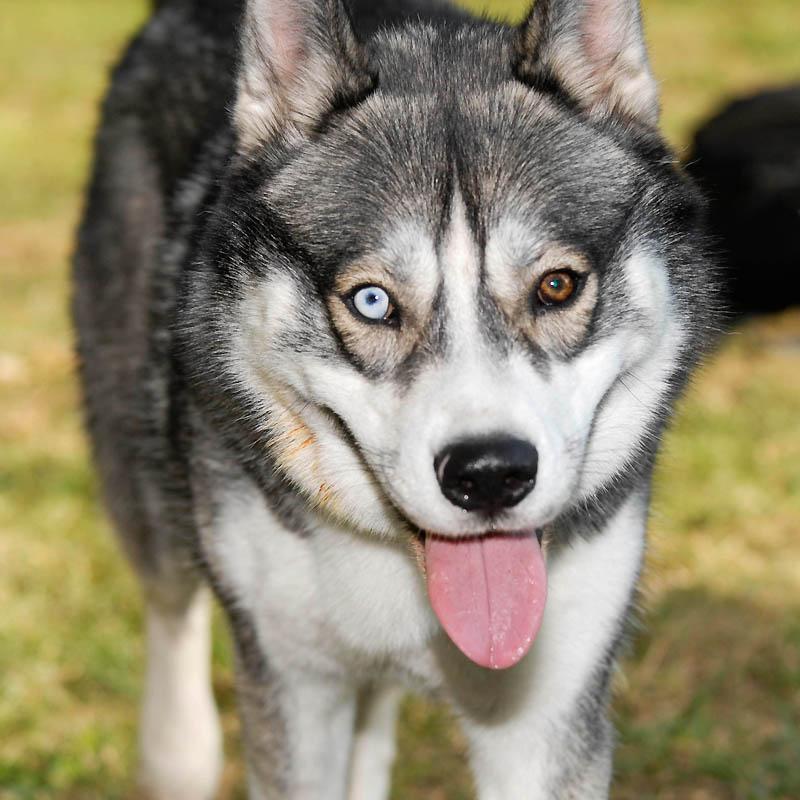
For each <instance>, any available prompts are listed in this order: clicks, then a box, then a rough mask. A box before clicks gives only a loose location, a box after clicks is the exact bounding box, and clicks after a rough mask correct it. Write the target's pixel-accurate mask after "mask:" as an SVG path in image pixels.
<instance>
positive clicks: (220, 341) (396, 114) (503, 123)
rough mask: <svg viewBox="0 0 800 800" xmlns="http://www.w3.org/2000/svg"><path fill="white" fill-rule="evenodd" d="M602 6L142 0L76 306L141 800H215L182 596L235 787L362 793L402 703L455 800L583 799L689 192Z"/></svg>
mask: <svg viewBox="0 0 800 800" xmlns="http://www.w3.org/2000/svg"><path fill="white" fill-rule="evenodd" d="M657 123H658V100H657V87H656V83H655V81H654V79H653V77H652V75H651V72H650V69H649V66H648V61H647V57H646V53H645V47H644V43H643V37H642V29H641V22H640V16H639V8H638V4H637V2H636V0H538V2H537V3H536V5H535V6H534V8H533V10H532V11H531V12H530V14H529V16H528V18H527V20H526V21H525V22H524V23H523V24H521V25H520V26H518V27H510V26H506V25H501V24H496V23H493V22H489V21H486V20H477V19H473V18H471V17H469V16H467V15H466V14H464V13H463V12H461V11H458V10H456V9H454V8H451V7H449V6H447V5H445V4H444V3H439V4H437V3H435V2H431V3H429V4H428V3H422V2H420V3H419V4H417V3H416V2H410V1H405V0H404V1H403V2H400V1H399V0H398V2H397V3H389V2H387V3H386V5H385V6H384V5H383V4H381V3H378V4H376V3H374V2H368V1H367V0H363V2H359V3H356V4H355V5H354V7H353V8H352V10H350V11H349V10H348V9H347V8H346V7H345V5H344V4H343V2H342V0H291V1H290V0H250V1H249V2H235V0H166V2H163V3H161V4H160V5H159V10H158V11H157V13H155V15H154V16H153V18H152V19H151V20H150V21H149V22H148V23H147V25H146V26H145V28H144V29H143V31H142V32H141V33H140V34H139V36H138V37H137V38H136V40H135V41H134V42H133V44H132V45H131V47H130V49H129V50H128V52H127V54H126V55H125V57H124V59H123V61H122V62H121V64H120V65H119V67H118V68H117V69H116V71H115V73H114V77H113V84H112V87H111V91H110V94H109V96H108V98H107V100H106V102H105V106H104V116H103V121H102V125H101V128H100V132H99V136H98V139H97V148H96V162H95V167H94V176H93V179H92V182H91V187H90V190H89V198H88V204H87V208H86V213H85V218H84V221H83V224H82V227H81V230H80V235H79V243H78V250H77V256H76V267H75V295H74V314H75V319H76V323H77V328H78V344H79V352H80V357H81V362H82V377H83V382H84V386H85V394H86V405H87V409H88V420H89V428H90V431H91V436H92V440H93V443H94V452H95V457H96V461H97V464H98V466H99V470H100V473H101V475H102V479H103V486H104V490H105V495H106V498H107V502H108V505H109V507H110V509H111V513H112V515H113V518H114V522H115V524H116V527H117V528H118V529H119V532H120V534H121V538H122V540H123V542H124V545H125V547H126V550H127V552H128V554H129V556H130V558H131V560H132V561H133V563H134V564H135V566H136V568H137V569H138V571H139V573H140V575H141V578H142V582H143V586H144V590H145V596H146V601H147V650H148V660H147V674H146V684H145V693H144V703H143V710H142V721H141V759H142V772H143V781H144V787H145V790H146V792H147V794H148V796H152V797H155V798H169V800H182V799H183V798H186V799H187V800H196V799H197V798H207V797H211V796H212V795H213V794H214V792H215V789H216V786H217V780H218V777H219V771H220V758H221V757H220V734H219V725H218V721H217V715H216V711H215V707H214V702H213V698H212V695H211V691H210V688H209V674H208V673H209V665H208V662H209V653H208V649H209V633H208V623H209V602H208V593H207V591H205V590H204V589H203V588H202V587H203V586H205V585H210V586H211V587H212V588H213V591H214V593H215V594H216V596H217V597H218V598H219V600H220V601H221V603H222V605H223V607H224V608H225V610H226V613H227V616H228V618H229V620H230V625H231V629H232V631H233V636H234V639H235V660H236V672H237V687H238V694H239V704H240V709H241V717H242V721H243V730H244V737H245V744H246V756H247V765H248V780H249V787H250V794H251V796H252V797H254V798H295V799H296V800H299V799H300V798H325V799H326V800H328V799H329V800H341V799H342V798H350V800H356V798H358V800H378V798H385V797H386V795H387V792H388V785H389V777H388V774H389V766H390V764H391V761H392V758H393V753H394V744H393V733H394V731H393V728H394V724H395V709H396V704H397V699H398V694H399V693H400V692H401V691H403V690H405V689H408V688H412V689H416V690H421V691H427V692H434V693H437V694H438V695H439V696H441V697H443V698H446V699H447V700H448V701H449V702H450V703H451V704H452V706H453V708H454V709H455V712H456V714H457V716H458V717H459V719H460V720H461V722H462V724H463V728H464V731H465V735H466V737H467V739H468V741H469V744H470V752H471V763H472V768H473V771H474V776H475V784H476V787H477V792H478V795H479V797H480V798H482V800H513V799H514V798H525V799H526V800H530V799H531V798H549V799H553V798H582V799H586V798H604V797H607V795H608V791H609V782H610V776H611V756H612V749H613V735H612V731H611V727H610V725H609V722H608V720H607V701H608V693H609V681H610V676H611V674H612V671H613V668H614V663H615V657H616V655H617V653H618V650H619V648H620V645H621V642H622V641H623V639H624V635H625V628H626V620H627V618H628V617H629V614H630V611H631V607H632V604H633V603H634V600H635V593H636V584H637V578H638V575H639V572H640V569H641V565H642V558H643V552H644V546H645V523H646V519H647V508H648V493H649V482H650V474H651V470H652V466H653V461H654V457H655V454H656V450H657V447H658V443H659V438H660V435H661V432H662V430H663V428H664V425H665V423H666V421H667V418H668V416H669V413H670V409H671V406H672V404H673V401H674V399H675V397H676V394H677V393H678V392H679V390H680V388H681V387H682V385H683V384H684V382H685V380H686V377H687V374H688V372H689V370H690V368H691V367H692V365H693V363H694V362H695V361H696V360H697V358H698V356H699V354H700V353H701V352H702V350H703V349H704V347H705V345H706V344H707V342H708V340H709V338H710V334H709V331H710V329H711V327H712V322H713V321H712V312H711V309H712V307H713V305H714V298H715V297H716V294H715V281H714V277H713V269H712V267H711V265H710V262H709V258H708V256H707V252H706V251H707V247H706V245H705V237H704V234H703V229H704V222H703V220H704V212H703V205H702V202H701V201H700V199H699V197H698V195H697V193H696V191H695V190H694V188H693V187H692V185H691V184H690V183H689V182H688V181H687V180H686V179H685V178H684V177H683V176H682V175H681V173H680V172H679V171H678V170H677V169H676V168H675V166H674V163H675V162H674V159H673V156H672V155H671V153H670V152H669V150H668V149H667V147H666V146H665V144H664V142H663V141H662V139H661V137H660V135H659V133H658V130H657Z"/></svg>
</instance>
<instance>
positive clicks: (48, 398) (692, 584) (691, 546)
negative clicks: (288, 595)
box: [0, 0, 800, 800]
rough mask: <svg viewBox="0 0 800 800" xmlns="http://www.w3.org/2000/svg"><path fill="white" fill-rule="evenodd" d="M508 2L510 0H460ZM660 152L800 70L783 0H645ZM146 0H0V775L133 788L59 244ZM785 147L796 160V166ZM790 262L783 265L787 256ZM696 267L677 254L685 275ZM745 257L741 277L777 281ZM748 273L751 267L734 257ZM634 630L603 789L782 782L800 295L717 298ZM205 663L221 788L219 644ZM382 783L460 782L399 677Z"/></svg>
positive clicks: (112, 604) (796, 510) (775, 787)
mask: <svg viewBox="0 0 800 800" xmlns="http://www.w3.org/2000/svg"><path fill="white" fill-rule="evenodd" d="M464 2H465V4H467V5H470V6H471V7H472V8H475V9H478V10H481V9H483V10H485V11H486V12H487V13H489V14H491V15H493V16H503V17H507V18H512V19H518V18H520V17H521V15H522V14H523V12H524V10H525V6H526V3H524V2H518V1H517V0H497V1H496V2H483V1H482V0H475V2H472V0H469V2H468V0H464ZM643 6H644V19H645V26H646V30H647V34H648V40H649V42H650V44H651V48H652V62H653V67H654V71H655V73H656V75H657V76H658V77H659V79H660V80H661V81H662V97H663V106H664V117H663V120H664V127H665V130H666V135H667V137H668V139H669V140H670V141H671V143H672V144H673V145H674V146H675V148H676V149H677V151H678V153H679V154H680V155H681V156H682V157H686V156H687V154H688V153H689V152H690V147H691V140H692V135H693V131H694V130H695V128H696V127H697V126H698V125H699V124H701V122H702V121H703V120H705V119H706V118H708V117H709V116H711V115H712V114H713V113H715V112H716V111H717V110H719V108H721V107H722V105H724V104H725V103H726V102H727V101H728V100H729V99H730V98H732V97H734V96H737V95H742V94H747V93H749V92H751V91H754V90H757V89H759V88H762V87H766V86H777V85H781V84H785V83H791V82H798V81H800V7H798V4H797V0H644V2H643ZM147 11H148V3H147V2H146V0H113V2H109V0H3V4H2V9H1V10H0V188H1V191H0V798H3V800H5V799H6V798H15V799H16V798H106V799H110V800H113V799H116V798H130V797H135V782H134V765H135V758H136V754H135V725H136V713H137V704H138V698H139V692H140V685H141V673H142V656H143V652H142V636H141V619H140V617H141V605H140V597H139V592H138V587H137V585H136V583H135V581H134V579H133V576H132V575H131V573H130V571H129V569H128V567H127V565H126V564H125V563H124V562H123V560H122V558H121V556H120V555H119V553H118V551H117V547H116V544H115V542H114V539H113V536H112V533H111V530H110V527H109V525H108V522H107V521H106V519H105V517H104V515H103V511H102V509H101V507H100V504H99V499H98V492H97V485H96V481H95V478H94V475H93V473H92V470H91V467H90V465H89V462H88V457H87V447H86V443H85V441H84V438H83V435H82V432H81V415H80V411H79V406H78V395H77V390H76V384H75V380H74V376H73V373H74V367H75V363H74V358H73V355H72V336H71V332H70V326H69V321H68V316H67V301H68V297H69V293H70V286H69V272H68V261H69V256H70V252H71V248H72V237H73V230H74V228H75V224H76V221H77V218H78V214H79V211H80V207H81V202H82V200H81V191H82V188H83V186H84V183H85V181H86V176H87V170H88V165H89V155H90V143H91V137H92V130H93V126H94V124H95V122H96V119H97V110H98V101H99V99H100V97H101V95H102V92H103V91H104V87H105V85H106V81H107V71H108V68H109V66H110V65H111V64H113V62H114V60H115V59H116V58H117V55H118V53H119V52H120V48H121V47H122V46H123V44H124V42H125V41H126V40H127V39H128V38H129V37H130V35H131V33H132V32H133V31H134V30H135V29H136V27H137V26H138V25H139V24H140V23H141V22H142V21H143V20H144V18H145V17H146V15H147ZM796 169H797V170H798V171H800V161H798V163H797V165H796ZM797 269H798V270H799V271H800V264H798V265H797ZM698 277H699V279H702V276H698ZM773 277H774V276H773V274H772V273H771V271H770V264H769V263H764V264H763V265H762V268H761V269H760V270H759V271H758V272H757V273H756V274H753V275H752V276H751V278H752V283H753V291H754V292H763V291H772V292H781V291H782V290H783V289H782V286H781V283H780V281H776V280H773ZM748 280H750V278H748ZM651 534H652V536H651V548H650V555H649V561H648V568H647V574H646V576H645V592H644V595H643V604H642V605H643V609H642V614H641V620H642V624H641V629H640V630H639V632H638V634H637V636H636V639H635V643H634V644H633V646H632V648H631V650H630V653H629V655H628V657H627V658H626V660H625V663H624V665H623V666H624V669H623V671H622V672H621V674H620V675H619V676H618V680H617V691H616V700H615V705H614V709H615V710H614V718H615V720H616V724H617V727H618V730H619V741H620V744H619V751H618V756H617V760H616V773H617V779H616V784H615V788H614V792H613V797H614V798H616V799H617V800H623V798H624V799H625V800H633V798H637V800H646V799H647V798H658V799H659V800H668V799H673V798H674V799H675V800H677V799H678V798H680V799H681V800H705V799H706V798H713V799H714V800H717V799H719V800H723V799H724V800H751V799H752V800H755V799H756V798H783V800H790V798H792V799H793V800H797V798H800V313H799V312H798V310H792V309H791V308H790V309H789V310H785V311H783V312H781V313H779V314H773V315H770V316H762V317H755V318H749V319H742V320H740V321H739V322H738V323H737V324H736V325H734V326H733V327H732V328H731V330H730V331H729V333H728V334H727V335H726V336H725V337H723V341H722V343H721V346H720V348H719V350H718V352H717V353H716V354H715V355H714V357H713V358H711V359H710V360H709V362H708V363H707V365H706V366H705V368H704V369H703V370H702V372H701V374H700V375H699V376H698V377H697V379H696V380H695V382H694V385H693V387H692V389H691V391H690V392H689V394H688V396H687V398H686V400H685V401H684V403H683V404H682V407H681V412H680V415H679V417H678V419H677V421H676V423H675V424H674V426H673V428H672V430H671V432H670V434H669V436H668V439H667V443H666V447H665V449H664V452H663V454H662V457H661V459H660V462H659V468H658V474H657V479H656V486H655V505H654V513H653V518H652V524H651ZM214 685H215V690H216V693H217V696H218V698H219V701H220V704H221V708H222V713H223V720H224V727H225V731H226V747H227V749H228V754H229V758H228V765H227V768H226V773H225V784H224V788H223V793H222V796H223V797H224V798H242V797H244V794H243V770H242V764H241V759H240V757H239V751H238V742H237V726H238V723H237V720H236V714H235V707H234V706H235V698H234V690H233V683H232V673H231V666H230V647H229V642H228V638H227V633H226V631H225V627H224V623H223V621H222V618H221V616H220V615H217V620H216V633H215V644H214ZM400 743H401V747H400V758H399V761H398V765H397V766H396V768H395V776H394V790H393V798H394V800H401V798H402V800H423V799H424V800H466V799H467V798H471V797H473V793H472V789H471V785H470V780H469V776H468V774H467V772H466V770H465V767H464V759H463V753H464V745H463V741H462V739H461V738H460V736H459V733H458V730H457V728H456V727H455V726H454V724H453V723H452V721H451V720H450V718H449V717H448V715H447V713H446V711H445V710H444V709H441V708H439V707H438V706H435V705H431V704H429V703H427V702H423V701H420V700H409V701H408V702H407V703H406V705H405V708H404V712H403V718H402V723H401V730H400Z"/></svg>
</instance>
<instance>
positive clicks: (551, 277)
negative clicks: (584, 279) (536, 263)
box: [536, 270, 579, 306]
mask: <svg viewBox="0 0 800 800" xmlns="http://www.w3.org/2000/svg"><path fill="white" fill-rule="evenodd" d="M578 280H579V279H578V276H577V275H576V274H575V273H574V272H572V270H557V271H555V272H548V273H547V275H545V276H544V278H542V280H541V283H539V288H538V290H537V292H536V296H537V297H538V298H539V301H540V302H541V303H542V305H545V306H558V305H561V304H562V303H565V302H566V301H567V300H569V298H570V297H572V295H573V294H575V290H576V289H577V288H578Z"/></svg>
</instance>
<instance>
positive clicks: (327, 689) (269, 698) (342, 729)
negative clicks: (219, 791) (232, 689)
mask: <svg viewBox="0 0 800 800" xmlns="http://www.w3.org/2000/svg"><path fill="white" fill-rule="evenodd" d="M254 667H255V669H254ZM237 694H238V697H239V708H240V714H241V718H242V726H243V735H244V742H245V756H246V760H247V773H248V790H249V791H248V797H249V798H250V800H344V797H345V792H346V786H347V772H348V766H349V761H350V752H351V747H352V736H353V724H354V718H355V708H356V692H355V690H354V689H351V688H350V687H348V686H346V685H344V684H342V683H339V682H338V681H335V682H328V681H325V680H320V679H318V678H309V677H308V676H302V675H278V674H274V673H272V672H271V671H270V670H269V669H265V667H264V665H263V664H262V665H260V666H257V665H254V664H248V663H246V662H245V660H244V659H242V658H241V657H240V658H237Z"/></svg>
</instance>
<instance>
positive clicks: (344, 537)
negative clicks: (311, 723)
mask: <svg viewBox="0 0 800 800" xmlns="http://www.w3.org/2000/svg"><path fill="white" fill-rule="evenodd" d="M215 516H216V522H215V524H214V525H213V527H212V528H210V529H208V530H206V531H205V532H204V534H203V547H204V550H206V551H210V552H208V555H210V556H211V557H212V560H213V563H214V565H215V570H216V571H217V572H218V573H219V577H220V580H221V581H222V583H223V584H224V585H225V586H226V587H229V588H230V589H231V590H232V593H233V594H234V595H235V596H236V598H237V605H239V606H240V607H241V609H242V610H245V611H246V612H247V613H248V615H249V616H250V618H251V620H252V623H253V625H254V626H255V629H256V631H257V633H258V638H259V642H260V644H261V647H262V648H263V649H264V650H265V653H266V655H267V657H268V658H269V659H270V660H272V661H279V662H282V663H283V664H285V665H286V666H287V667H294V668H300V667H304V668H309V667H310V668H312V669H316V670H322V671H326V672H328V671H332V672H337V673H338V672H342V673H343V674H345V676H347V675H350V676H354V677H355V676H356V675H359V676H361V675H363V676H369V674H370V673H376V672H378V671H386V670H387V669H388V670H389V671H399V672H401V673H413V674H418V673H420V672H424V673H427V676H428V681H426V682H430V683H431V684H432V685H433V684H436V683H438V681H437V680H436V679H435V677H434V676H433V675H432V674H431V670H433V671H434V672H435V671H436V670H435V668H433V666H432V664H428V663H423V662H428V661H431V662H432V656H431V655H430V652H429V651H430V643H431V641H432V639H433V638H434V637H435V636H436V635H437V633H438V624H437V623H436V619H435V617H434V615H433V613H432V611H431V609H430V605H429V603H428V601H427V597H426V591H425V583H424V579H423V577H422V575H421V574H420V572H419V569H418V568H417V566H416V564H415V563H414V559H413V556H412V553H411V549H410V547H408V546H406V545H405V544H404V543H400V542H398V543H391V542H385V541H377V540H369V539H367V538H365V537H362V536H360V535H358V534H354V533H352V532H350V531H348V530H345V529H341V528H336V527H333V526H326V527H320V528H319V529H317V530H316V531H315V532H314V533H313V534H311V535H309V536H301V535H298V534H297V533H295V532H293V531H290V530H287V529H286V528H285V527H284V526H283V525H282V524H281V523H280V522H279V521H278V520H277V519H276V518H275V517H274V516H273V515H272V514H271V513H270V511H269V509H268V508H267V506H266V504H265V503H264V501H263V498H262V497H261V496H260V495H259V494H258V492H257V491H254V492H252V493H248V496H247V497H246V498H245V497H242V495H241V494H239V495H238V496H237V497H236V499H235V501H231V502H229V503H228V504H226V505H224V506H223V507H222V509H221V510H219V506H218V512H217V514H216V515H215ZM267 643H268V644H267ZM431 679H432V680H431Z"/></svg>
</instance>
